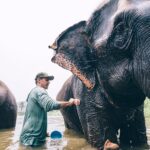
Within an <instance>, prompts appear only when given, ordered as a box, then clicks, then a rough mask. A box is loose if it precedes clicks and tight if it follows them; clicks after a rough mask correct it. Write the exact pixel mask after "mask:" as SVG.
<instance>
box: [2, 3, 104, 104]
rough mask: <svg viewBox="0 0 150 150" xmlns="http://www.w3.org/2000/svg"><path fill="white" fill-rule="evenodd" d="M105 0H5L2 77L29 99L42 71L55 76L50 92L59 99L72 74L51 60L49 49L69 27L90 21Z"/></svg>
mask: <svg viewBox="0 0 150 150" xmlns="http://www.w3.org/2000/svg"><path fill="white" fill-rule="evenodd" d="M100 1H101V0H1V1H0V80H2V81H4V82H5V83H6V84H7V86H8V87H9V88H10V90H11V91H12V92H13V94H14V96H15V97H16V101H25V100H26V97H27V95H28V93H29V92H30V90H31V89H32V88H33V87H35V83H34V78H35V75H36V74H37V73H38V72H41V71H42V72H47V73H49V74H50V75H54V76H55V80H53V81H52V82H51V84H50V86H49V89H48V93H49V94H50V96H51V97H52V98H54V99H55V97H56V94H57V92H58V91H59V89H60V88H61V86H62V84H63V83H64V81H65V80H66V79H67V78H68V77H69V76H70V75H71V73H70V72H69V71H67V70H64V69H62V68H61V67H59V66H58V65H57V64H53V63H52V62H51V58H52V56H53V51H52V50H51V49H49V48H48V45H50V44H52V43H53V42H54V40H55V38H56V37H57V36H58V35H59V34H60V33H61V32H62V31H63V30H65V29H66V28H68V27H69V26H71V25H73V24H75V23H77V22H79V21H81V20H87V19H88V18H89V17H90V15H91V13H92V12H93V11H94V10H95V9H96V8H97V7H98V5H99V3H100Z"/></svg>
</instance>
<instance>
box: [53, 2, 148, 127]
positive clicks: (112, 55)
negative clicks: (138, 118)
mask: <svg viewBox="0 0 150 150" xmlns="http://www.w3.org/2000/svg"><path fill="white" fill-rule="evenodd" d="M149 9H150V1H147V0H145V1H142V0H137V1H135V0H130V1H129V0H111V1H104V2H103V4H102V5H101V6H100V7H99V8H98V9H97V10H96V11H94V13H93V14H92V15H91V17H90V19H89V20H88V21H87V22H80V23H79V24H76V25H74V26H72V27H70V28H68V29H67V30H65V31H64V32H63V33H62V34H61V35H60V36H59V37H58V38H57V40H56V41H55V42H54V44H53V45H52V46H51V48H53V49H54V50H55V51H56V55H55V56H54V57H53V58H52V61H53V62H54V63H57V64H59V65H60V66H61V67H63V68H65V69H68V70H70V71H71V72H72V73H73V74H75V75H76V76H77V77H78V78H79V79H80V80H81V81H82V83H84V85H85V86H86V87H87V88H88V89H89V90H91V89H94V88H95V86H96V85H97V84H99V85H100V93H101V94H103V99H104V100H103V101H106V102H109V104H111V105H112V106H113V107H114V108H121V109H128V108H131V109H132V108H135V107H138V106H140V105H142V104H143V102H144V100H145V97H146V96H147V97H150V86H149V85H150V83H149V82H150V67H149V66H150V59H149V58H150V49H149V47H150V46H149V45H150V38H149V37H150V12H149ZM83 28H84V29H83ZM101 98H102V96H101ZM91 106H92V105H90V107H91ZM84 107H85V108H87V109H89V108H88V107H87V106H84ZM104 108H105V107H104ZM96 113H97V111H95V114H96ZM91 116H92V115H91ZM129 116H130V115H129ZM89 118H90V117H89ZM96 127H97V125H96ZM85 128H86V127H85Z"/></svg>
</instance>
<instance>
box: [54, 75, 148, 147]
mask: <svg viewBox="0 0 150 150" xmlns="http://www.w3.org/2000/svg"><path fill="white" fill-rule="evenodd" d="M99 86H100V85H99V84H96V85H95V87H94V88H93V89H92V90H90V91H89V90H88V89H87V88H86V87H85V86H84V84H83V83H82V82H81V81H80V80H79V79H78V78H77V77H76V76H71V77H70V78H69V79H68V80H67V81H66V82H65V83H64V85H63V86H62V88H61V90H60V91H59V93H58V95H57V98H56V99H57V100H59V101H61V100H63V99H65V100H69V99H70V98H78V99H80V101H81V105H80V106H77V107H75V106H72V107H69V108H62V109H61V112H62V115H63V117H64V121H65V126H66V127H67V128H68V129H73V130H74V131H76V132H78V133H80V134H83V135H84V136H85V137H86V139H87V140H88V142H89V143H91V144H92V145H93V146H95V147H98V148H103V146H104V149H108V147H109V149H110V147H112V149H114V148H116V149H118V144H117V133H118V129H120V136H119V139H120V144H121V145H126V146H127V145H128V146H139V145H146V144H147V137H146V127H145V119H144V112H143V105H142V106H140V107H136V108H132V109H130V108H128V109H122V108H120V109H118V108H114V107H113V106H112V105H111V104H110V103H109V102H108V101H107V100H106V99H105V97H104V95H103V93H102V92H101V88H100V87H99ZM137 122H139V123H137ZM108 139H109V140H108ZM110 141H111V142H110ZM131 141H132V143H131ZM112 142H113V143H112Z"/></svg>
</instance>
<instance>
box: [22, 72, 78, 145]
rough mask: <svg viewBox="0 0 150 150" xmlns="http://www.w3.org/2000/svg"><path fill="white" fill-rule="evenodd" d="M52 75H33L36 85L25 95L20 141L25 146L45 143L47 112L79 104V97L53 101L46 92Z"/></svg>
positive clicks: (52, 77) (42, 73)
mask: <svg viewBox="0 0 150 150" xmlns="http://www.w3.org/2000/svg"><path fill="white" fill-rule="evenodd" d="M53 79H54V76H49V75H48V74H47V73H44V72H41V73H38V74H37V75H36V77H35V83H36V87H35V88H33V89H32V90H31V92H30V93H29V95H28V97H27V107H26V112H25V117H24V123H23V128H22V131H21V135H20V142H21V143H22V144H23V145H25V146H40V145H43V144H44V143H45V140H46V135H47V112H48V111H51V110H56V109H60V108H64V107H68V106H72V105H79V104H80V100H79V99H73V98H71V99H70V100H69V101H61V102H58V101H54V100H53V99H52V98H51V97H50V96H49V95H48V93H47V91H46V89H48V86H49V83H50V80H53Z"/></svg>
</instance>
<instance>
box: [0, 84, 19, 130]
mask: <svg viewBox="0 0 150 150" xmlns="http://www.w3.org/2000/svg"><path fill="white" fill-rule="evenodd" d="M16 117H17V104H16V100H15V97H14V95H13V94H12V92H11V91H10V89H9V88H8V87H7V86H6V85H5V84H4V82H2V81H0V129H8V128H14V127H15V125H16Z"/></svg>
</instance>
